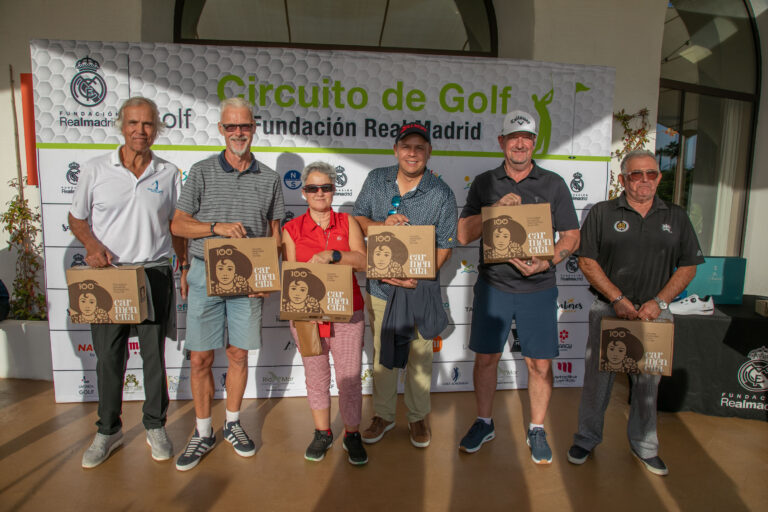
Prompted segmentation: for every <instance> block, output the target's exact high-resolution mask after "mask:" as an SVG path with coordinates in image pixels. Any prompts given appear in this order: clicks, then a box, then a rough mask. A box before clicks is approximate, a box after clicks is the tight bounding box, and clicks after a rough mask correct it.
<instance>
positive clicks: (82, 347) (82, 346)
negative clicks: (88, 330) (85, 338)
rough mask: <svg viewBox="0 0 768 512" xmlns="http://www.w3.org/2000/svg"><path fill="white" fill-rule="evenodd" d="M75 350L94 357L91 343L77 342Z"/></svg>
mask: <svg viewBox="0 0 768 512" xmlns="http://www.w3.org/2000/svg"><path fill="white" fill-rule="evenodd" d="M77 352H78V353H80V354H87V355H88V356H90V357H96V353H95V352H94V351H93V344H91V343H78V344H77Z"/></svg>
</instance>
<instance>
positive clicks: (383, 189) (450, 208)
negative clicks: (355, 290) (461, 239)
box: [352, 165, 457, 300]
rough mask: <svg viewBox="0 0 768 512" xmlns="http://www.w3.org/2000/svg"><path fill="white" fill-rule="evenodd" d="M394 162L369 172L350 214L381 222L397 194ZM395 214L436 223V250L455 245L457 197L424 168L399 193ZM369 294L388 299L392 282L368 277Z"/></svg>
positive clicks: (416, 223)
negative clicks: (411, 185)
mask: <svg viewBox="0 0 768 512" xmlns="http://www.w3.org/2000/svg"><path fill="white" fill-rule="evenodd" d="M397 169H398V166H397V165H393V166H390V167H379V168H378V169H374V170H372V171H371V172H369V173H368V177H366V178H365V183H363V188H361V189H360V194H358V196H357V200H356V201H355V208H354V210H353V211H352V215H354V216H355V217H367V218H369V219H371V220H373V221H376V222H384V221H385V220H386V219H387V217H388V216H389V213H388V212H389V210H391V209H392V197H393V196H398V195H400V189H399V188H398V186H397ZM400 201H401V202H400V206H399V207H398V209H397V211H398V213H402V214H403V215H405V216H406V217H408V220H409V221H410V223H411V224H412V225H414V226H430V225H431V226H435V242H436V244H437V248H438V249H452V248H454V247H455V246H456V224H457V219H456V197H455V196H454V195H453V191H452V190H451V187H449V186H448V185H446V184H445V182H444V181H443V180H441V179H440V178H438V177H437V176H435V175H434V174H433V173H432V171H430V170H429V169H426V170H425V171H424V175H423V176H422V177H421V180H420V181H419V184H418V185H417V186H416V188H414V189H413V190H410V191H408V192H406V193H405V195H403V196H402V198H401V200H400ZM365 288H366V290H367V291H368V293H369V294H371V295H373V296H374V297H378V298H380V299H384V300H386V299H387V294H388V292H389V290H390V288H391V285H388V284H386V283H382V282H381V281H380V280H378V279H368V280H366V285H365Z"/></svg>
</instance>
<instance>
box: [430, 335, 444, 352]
mask: <svg viewBox="0 0 768 512" xmlns="http://www.w3.org/2000/svg"><path fill="white" fill-rule="evenodd" d="M442 349H443V338H441V337H440V336H435V339H433V340H432V352H440V351H441V350H442Z"/></svg>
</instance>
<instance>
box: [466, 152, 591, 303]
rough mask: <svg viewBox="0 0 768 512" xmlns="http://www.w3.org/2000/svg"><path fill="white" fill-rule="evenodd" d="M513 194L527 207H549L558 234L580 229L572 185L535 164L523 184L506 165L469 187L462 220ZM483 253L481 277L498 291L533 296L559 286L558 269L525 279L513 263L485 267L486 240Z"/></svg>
mask: <svg viewBox="0 0 768 512" xmlns="http://www.w3.org/2000/svg"><path fill="white" fill-rule="evenodd" d="M510 192H513V193H515V194H517V195H519V196H520V198H521V199H522V203H523V204H538V203H549V209H550V212H551V214H552V228H553V230H554V231H569V230H572V229H579V218H578V217H577V216H576V210H575V209H574V208H573V199H571V194H570V192H568V185H566V184H565V181H563V178H561V177H560V176H559V175H558V174H555V173H554V172H552V171H548V170H546V169H542V168H541V167H539V166H538V165H536V162H535V161H534V162H533V169H531V172H530V173H528V176H526V177H525V178H523V179H522V180H521V181H520V182H516V181H515V180H513V179H512V178H510V177H509V176H507V172H506V171H505V170H504V162H502V163H501V165H500V166H499V167H497V168H496V169H492V170H490V171H485V172H484V173H482V174H480V175H479V176H477V177H476V178H475V179H474V180H473V181H472V185H471V186H470V187H469V193H468V194H467V202H466V204H465V205H464V208H463V209H462V210H461V215H460V217H461V218H465V217H471V216H473V215H480V214H481V213H482V208H483V207H484V206H491V205H493V204H494V203H495V202H496V201H498V200H499V199H501V198H502V197H503V196H505V195H507V194H509V193H510ZM479 252H480V265H479V267H478V272H479V274H480V277H481V278H483V280H484V281H485V282H487V283H488V284H490V285H491V286H493V287H494V288H498V289H499V290H502V291H504V292H508V293H531V292H537V291H541V290H546V289H548V288H552V287H554V286H555V269H554V268H550V269H549V270H547V271H545V272H539V273H537V274H533V275H531V276H528V277H525V276H524V275H523V274H521V273H520V271H519V270H517V268H516V267H515V266H514V265H512V264H511V263H493V264H485V263H483V244H482V240H481V243H480V248H479Z"/></svg>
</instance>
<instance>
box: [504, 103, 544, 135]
mask: <svg viewBox="0 0 768 512" xmlns="http://www.w3.org/2000/svg"><path fill="white" fill-rule="evenodd" d="M515 132H528V133H532V134H534V135H537V133H536V120H535V119H534V118H533V116H532V115H531V114H529V113H528V112H523V111H522V110H513V111H512V112H510V113H509V114H507V115H506V116H505V117H504V124H503V125H502V126H501V136H502V137H503V136H505V135H509V134H510V133H515Z"/></svg>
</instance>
